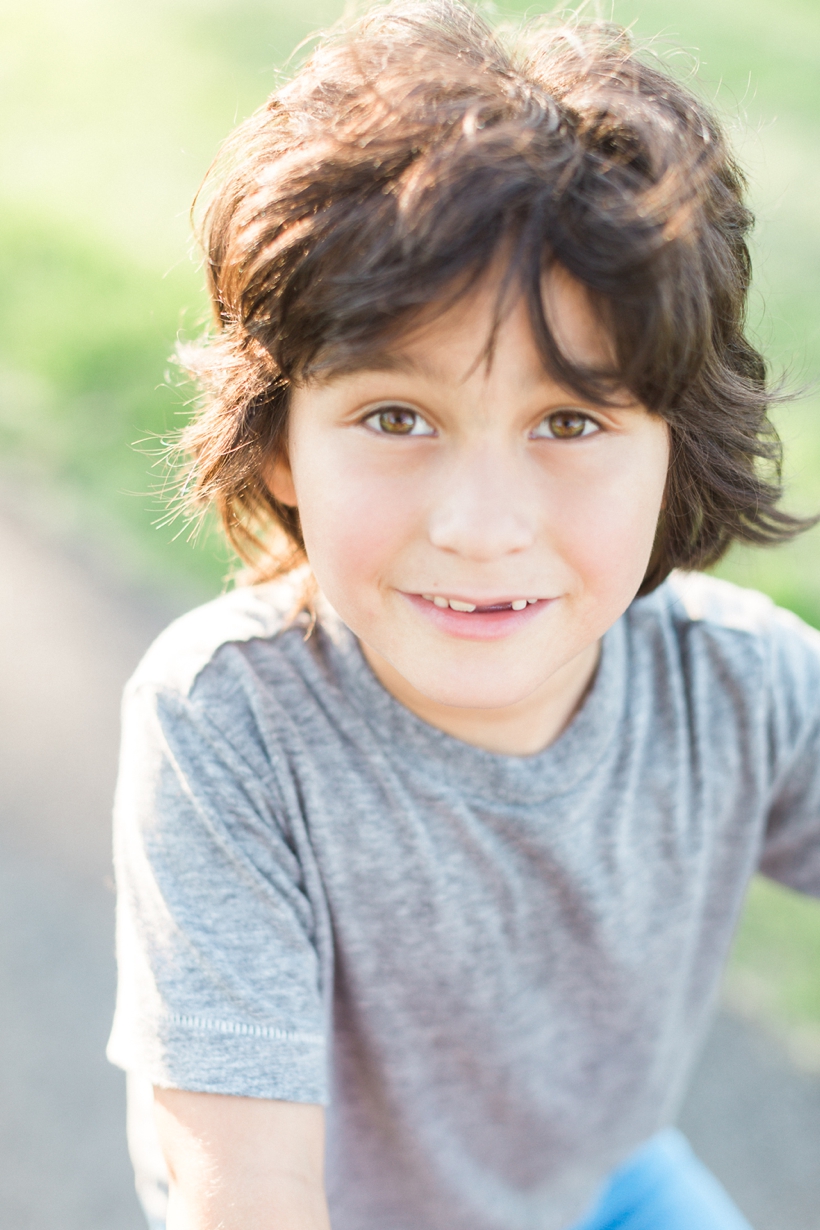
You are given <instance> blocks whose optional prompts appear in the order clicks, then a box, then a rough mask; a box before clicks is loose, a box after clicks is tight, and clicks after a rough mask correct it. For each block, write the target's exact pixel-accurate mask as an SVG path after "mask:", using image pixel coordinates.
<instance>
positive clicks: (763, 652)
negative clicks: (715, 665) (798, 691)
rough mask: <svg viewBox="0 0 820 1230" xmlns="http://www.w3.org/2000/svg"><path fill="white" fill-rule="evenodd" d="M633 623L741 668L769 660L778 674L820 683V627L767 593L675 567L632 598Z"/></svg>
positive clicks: (631, 613) (635, 625)
mask: <svg viewBox="0 0 820 1230" xmlns="http://www.w3.org/2000/svg"><path fill="white" fill-rule="evenodd" d="M630 618H631V620H632V624H633V627H635V628H636V629H637V628H641V627H642V628H643V629H644V630H646V629H647V625H649V626H650V627H652V626H654V627H655V629H656V630H657V631H660V630H661V629H662V628H665V629H666V630H667V632H671V635H672V636H673V637H674V638H675V640H676V641H678V642H680V643H681V644H682V643H683V642H687V644H688V645H689V647H690V649H693V648H694V652H695V654H696V655H697V653H698V648H697V647H699V648H700V650H701V651H705V652H707V653H708V654H709V656H710V657H713V658H714V656H715V655H717V657H718V658H722V659H723V660H724V662H725V663H728V662H729V661H734V663H735V665H736V666H737V667H738V669H740V670H742V668H743V665H744V664H750V663H751V661H752V660H756V661H758V662H759V663H760V664H761V665H763V664H765V663H768V664H769V665H770V667H773V668H774V669H775V670H776V671H777V672H778V673H779V674H781V676H782V673H783V672H784V671H786V672H788V673H789V674H796V675H803V676H804V677H807V676H806V670H807V668H810V673H811V674H815V673H816V674H817V676H818V682H820V632H818V631H817V629H815V628H813V627H811V626H810V625H809V624H807V623H805V622H804V621H803V620H802V619H800V618H799V617H798V616H797V615H795V614H793V612H791V611H789V610H786V609H785V608H783V607H780V606H777V604H776V603H775V602H773V601H772V599H771V598H769V597H768V596H767V595H766V594H762V593H760V592H759V591H758V590H754V589H746V588H744V587H743V586H740V585H735V584H733V583H732V582H731V581H724V580H722V579H720V578H718V577H712V576H707V575H706V574H704V573H697V572H690V573H684V572H674V573H672V575H671V576H670V577H669V578H668V579H667V580H666V581H665V582H664V584H663V585H661V586H659V588H658V589H657V590H655V591H654V592H653V593H652V594H650V595H649V596H648V597H646V598H643V599H639V600H638V601H637V602H635V603H633V605H632V608H631V610H630Z"/></svg>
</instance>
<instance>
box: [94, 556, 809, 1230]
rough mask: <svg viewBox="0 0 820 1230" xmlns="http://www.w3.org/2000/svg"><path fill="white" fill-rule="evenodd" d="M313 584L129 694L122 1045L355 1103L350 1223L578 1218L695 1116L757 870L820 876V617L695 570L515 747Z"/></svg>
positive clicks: (349, 1125)
mask: <svg viewBox="0 0 820 1230" xmlns="http://www.w3.org/2000/svg"><path fill="white" fill-rule="evenodd" d="M289 601H290V599H289V597H288V595H287V594H286V593H285V592H284V591H283V590H282V589H281V588H271V587H262V588H258V589H252V590H239V591H236V592H234V593H231V594H229V595H227V596H226V597H223V598H220V599H219V600H218V601H216V602H214V603H212V604H210V605H209V606H206V607H204V608H202V609H200V610H198V611H194V612H193V613H192V614H190V615H188V616H185V617H184V618H183V619H181V620H179V621H178V622H177V623H176V624H174V625H173V626H172V627H171V628H169V629H168V631H167V632H166V633H164V635H163V636H162V637H160V639H159V641H158V642H157V643H156V644H155V646H154V647H153V649H152V650H151V651H150V652H149V654H148V656H147V657H146V659H145V660H144V662H143V663H142V665H141V667H140V668H139V670H138V671H137V673H136V675H135V677H134V679H133V680H132V682H131V684H130V685H129V688H128V692H127V697H126V703H125V729H124V744H123V757H122V770H121V777H120V784H119V789H118V797H117V806H116V865H117V877H118V883H119V940H118V943H119V961H120V989H119V1000H118V1007H117V1014H116V1020H115V1024H114V1030H113V1034H112V1038H111V1042H110V1045H109V1055H110V1058H111V1059H112V1060H113V1062H114V1063H117V1064H119V1065H121V1066H122V1067H123V1068H126V1069H127V1070H129V1071H130V1072H131V1073H132V1074H133V1078H132V1083H134V1086H135V1088H137V1087H138V1086H139V1083H140V1082H143V1083H144V1082H146V1081H149V1080H150V1081H153V1082H155V1083H157V1084H159V1085H170V1086H178V1087H181V1088H185V1089H193V1090H212V1091H216V1092H225V1093H234V1094H246V1095H251V1096H256V1097H267V1098H285V1099H292V1100H296V1101H308V1102H312V1101H316V1102H325V1103H327V1104H328V1194H329V1201H330V1209H331V1221H332V1225H333V1230H559V1228H560V1227H566V1226H567V1225H570V1224H571V1223H572V1222H573V1221H574V1220H575V1219H576V1218H577V1217H578V1216H579V1215H580V1214H581V1213H582V1211H583V1210H584V1208H585V1206H587V1205H588V1203H589V1202H590V1201H591V1200H592V1198H593V1196H594V1194H595V1191H596V1188H597V1187H598V1185H599V1183H600V1182H601V1181H602V1180H603V1178H604V1176H605V1175H606V1174H607V1172H608V1171H610V1170H611V1169H612V1168H613V1167H614V1166H615V1165H617V1164H618V1163H619V1162H620V1161H621V1160H622V1159H623V1158H624V1157H625V1156H626V1155H627V1154H628V1153H629V1152H630V1151H631V1150H633V1149H634V1148H635V1147H636V1146H637V1145H638V1144H640V1142H642V1141H643V1140H644V1139H646V1138H647V1137H648V1136H649V1135H650V1134H651V1133H653V1132H655V1131H656V1130H657V1129H659V1128H661V1127H663V1126H664V1125H666V1124H668V1123H670V1122H671V1121H672V1120H673V1118H674V1116H675V1113H676V1109H677V1107H678V1104H679V1101H680V1098H681V1095H682V1092H683V1090H684V1088H685V1085H686V1079H687V1075H688V1073H689V1070H690V1066H691V1063H692V1061H693V1058H694V1055H695V1053H696V1050H697V1047H698V1043H699V1041H700V1039H701V1037H702V1035H703V1032H704V1029H705V1026H706V1024H707V1022H708V1017H709V1013H710V1009H711V1007H712V1004H713V1000H714V996H715V992H716V988H717V986H718V982H719V979H720V974H721V969H722V966H723V963H724V959H725V957H726V954H727V950H728V947H729V944H730V940H731V936H732V931H733V928H734V926H735V922H736V919H737V916H738V912H739V910H740V907H741V903H742V900H743V894H744V890H745V888H746V884H747V882H748V879H749V877H750V875H751V874H752V872H753V871H754V870H755V868H756V867H757V866H758V865H761V866H762V868H763V869H764V870H765V871H767V872H768V873H769V874H770V875H773V876H775V877H777V878H779V879H781V880H783V881H784V882H785V883H787V884H790V885H792V886H793V887H795V888H798V889H803V890H805V891H809V892H818V890H820V762H818V752H819V751H820V635H818V634H817V633H815V632H813V631H812V630H810V629H808V628H806V627H805V626H804V625H803V624H801V623H800V622H799V621H798V620H797V619H795V618H794V617H793V616H791V615H788V614H786V613H784V612H782V611H778V610H777V609H776V608H774V607H773V606H772V605H771V603H770V602H769V601H768V600H767V599H765V598H763V597H761V596H760V595H757V594H754V593H749V592H744V591H741V590H737V589H735V588H733V587H732V586H729V585H726V584H725V583H721V582H717V581H713V580H709V579H706V578H703V577H697V576H696V577H691V578H688V579H681V578H676V579H674V580H673V581H672V582H668V583H667V584H666V585H664V586H663V587H662V588H661V589H660V590H659V591H657V592H656V593H655V594H653V595H651V596H650V597H649V598H646V599H642V600H640V601H636V602H635V603H633V605H632V607H631V608H630V610H629V611H628V612H627V614H626V615H625V616H624V618H623V619H621V620H620V621H619V622H618V623H617V624H616V625H615V627H614V628H612V629H611V630H610V631H609V632H608V633H607V635H606V637H605V639H604V647H603V653H602V658H601V664H600V667H599V670H598V673H597V676H596V679H595V681H594V684H593V686H592V688H591V690H590V693H589V695H588V697H587V699H586V701H585V703H584V705H583V707H582V709H581V710H580V712H579V713H578V715H577V716H576V718H575V719H574V721H573V722H572V724H571V725H570V727H569V728H568V729H567V730H566V732H565V733H564V734H563V735H562V736H561V738H560V739H559V740H558V741H557V742H556V743H555V744H553V745H552V746H551V747H549V748H548V749H547V750H546V751H544V752H541V753H539V754H538V755H535V756H530V757H525V758H515V757H506V756H499V755H494V754H492V753H489V752H485V751H482V750H480V749H478V748H475V747H472V746H468V745H466V744H463V743H461V742H459V741H457V740H455V739H453V738H451V737H449V736H448V735H445V734H443V733H441V732H440V731H437V730H435V729H433V728H431V727H429V726H427V725H426V724H425V723H423V722H421V721H420V720H418V719H417V718H415V717H414V716H413V715H412V714H410V713H409V712H408V711H407V710H405V709H404V708H403V707H402V706H400V705H399V704H398V703H397V702H396V701H394V700H393V698H392V697H390V696H389V695H388V693H386V692H385V691H384V690H383V688H382V687H381V686H380V684H379V683H378V682H377V680H376V679H375V678H374V676H373V675H372V674H371V672H370V670H369V669H368V667H367V665H366V663H365V662H364V659H363V658H362V655H361V653H360V650H359V648H358V645H357V643H356V641H355V639H354V638H353V637H352V636H351V635H350V633H349V632H348V631H347V630H346V629H344V628H343V627H341V626H338V624H337V623H334V621H333V620H328V621H326V622H325V623H322V624H320V626H319V627H318V628H317V630H316V631H315V632H314V634H313V635H312V636H311V637H310V638H309V639H308V640H305V639H304V630H303V629H302V628H300V627H291V628H289V629H288V630H286V631H283V632H279V631H278V630H279V629H281V627H282V618H283V612H284V611H286V610H287V608H288V605H289ZM138 1102H139V1097H138V1096H137V1097H136V1098H135V1100H134V1106H135V1108H136V1107H137V1104H138ZM137 1117H138V1109H135V1110H134V1115H133V1118H137ZM143 1122H144V1127H143V1131H144V1132H148V1131H150V1118H149V1117H148V1116H143ZM131 1133H132V1140H137V1139H138V1138H139V1136H140V1129H139V1127H138V1125H135V1124H134V1122H132V1124H131ZM136 1152H137V1153H140V1154H141V1155H142V1156H144V1157H151V1156H155V1151H154V1153H152V1150H151V1148H150V1147H149V1146H148V1145H145V1147H142V1146H139V1145H138V1146H137V1149H136ZM141 1164H142V1165H143V1166H144V1165H145V1164H146V1163H141ZM141 1181H142V1183H143V1188H144V1190H145V1191H148V1190H149V1189H150V1190H152V1191H154V1193H155V1195H156V1194H157V1193H158V1192H159V1187H158V1186H157V1183H158V1182H160V1181H161V1180H160V1179H159V1178H158V1177H157V1176H153V1177H152V1176H151V1175H150V1174H149V1175H146V1174H144V1173H143V1174H142V1176H141ZM152 1184H153V1187H152ZM154 1224H157V1225H158V1224H160V1223H159V1222H156V1221H155V1223H154Z"/></svg>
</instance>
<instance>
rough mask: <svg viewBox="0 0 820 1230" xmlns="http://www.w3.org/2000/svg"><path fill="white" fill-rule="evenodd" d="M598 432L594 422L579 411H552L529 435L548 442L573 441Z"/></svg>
mask: <svg viewBox="0 0 820 1230" xmlns="http://www.w3.org/2000/svg"><path fill="white" fill-rule="evenodd" d="M600 430H601V429H600V427H599V426H598V424H597V423H596V422H595V420H594V419H591V418H590V417H589V415H588V414H583V413H582V412H581V411H580V410H554V411H553V413H552V414H548V415H546V416H545V417H544V418H543V419H542V420H541V422H540V423H539V424H538V426H537V427H536V428H535V431H533V432H532V433H531V434H532V435H533V436H534V437H536V438H544V437H546V438H547V439H548V440H575V439H577V438H578V437H579V436H590V435H593V434H594V433H595V432H598V431H600Z"/></svg>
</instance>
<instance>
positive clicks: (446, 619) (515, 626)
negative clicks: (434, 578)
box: [402, 593, 555, 641]
mask: <svg viewBox="0 0 820 1230" xmlns="http://www.w3.org/2000/svg"><path fill="white" fill-rule="evenodd" d="M402 597H404V598H406V599H407V601H408V602H409V603H410V605H411V606H412V607H414V608H415V610H417V611H419V613H420V614H422V615H424V616H425V618H426V619H429V620H430V621H431V622H432V623H433V624H434V626H435V627H436V628H438V629H439V630H440V631H442V632H446V633H447V634H448V636H457V637H461V639H462V640H467V641H497V640H501V639H502V638H503V637H505V636H512V635H513V633H515V632H518V631H519V630H520V629H521V628H524V627H526V626H527V624H530V623H532V621H533V620H534V619H536V618H537V616H538V615H539V614H540V612H542V611H544V610H546V608H547V607H548V606H552V604H553V602H555V599H554V598H539V599H538V601H537V602H528V603H527V605H526V607H525V608H524V609H523V610H522V611H514V610H513V609H512V607H505V608H504V609H503V610H501V611H486V612H480V611H454V610H452V608H451V607H443V606H436V604H435V603H434V602H428V601H427V599H426V598H422V597H421V596H420V595H419V594H407V593H403V594H402Z"/></svg>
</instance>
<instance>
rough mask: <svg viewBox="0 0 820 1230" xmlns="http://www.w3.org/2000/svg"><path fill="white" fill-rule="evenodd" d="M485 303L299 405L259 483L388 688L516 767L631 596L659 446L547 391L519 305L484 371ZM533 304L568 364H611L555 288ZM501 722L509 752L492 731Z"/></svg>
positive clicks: (574, 692)
mask: <svg viewBox="0 0 820 1230" xmlns="http://www.w3.org/2000/svg"><path fill="white" fill-rule="evenodd" d="M495 291H496V286H495V285H494V284H492V282H491V280H490V279H488V280H487V282H486V284H485V285H484V286H483V287H482V288H481V289H479V290H478V291H476V292H475V293H474V294H472V295H470V296H468V297H466V298H465V299H464V300H462V301H461V302H459V303H457V304H456V305H455V306H454V307H453V308H452V309H451V310H449V311H448V312H447V313H446V315H444V316H441V317H439V318H438V319H437V320H435V321H434V322H432V323H430V324H428V325H427V326H426V327H421V328H419V329H418V330H416V331H415V332H414V333H412V334H410V335H408V336H407V337H405V338H404V339H403V340H400V342H399V343H398V344H396V345H394V346H392V347H391V348H390V351H389V352H388V353H387V354H385V355H384V356H382V358H381V359H378V360H373V361H372V362H370V363H369V365H368V367H367V368H366V369H361V370H355V371H351V372H345V373H343V374H341V375H336V376H333V377H332V378H330V379H328V380H327V381H323V382H315V383H309V384H307V385H305V386H303V387H300V388H297V389H295V390H294V392H293V400H292V409H291V418H290V427H289V435H288V460H287V461H284V460H280V461H278V462H276V463H275V465H274V466H273V468H272V470H271V475H270V482H271V488H272V490H273V492H274V494H275V495H276V496H277V498H279V499H280V500H282V501H283V502H284V503H288V504H296V505H297V506H298V509H299V514H300V518H301V524H302V529H303V533H304V537H305V543H306V546H307V553H308V558H309V560H310V563H311V565H312V567H313V570H314V573H315V575H316V578H317V581H318V583H319V585H320V587H321V589H322V590H323V592H324V594H325V595H326V597H327V598H328V600H329V601H330V603H331V604H332V606H333V607H334V608H335V609H336V611H337V612H338V613H339V615H340V616H341V618H342V619H343V620H344V622H345V623H346V624H347V625H348V627H350V628H351V630H352V631H353V632H354V633H355V634H356V636H357V637H358V638H359V640H360V641H361V643H362V646H363V649H364V652H365V654H366V656H367V657H368V660H369V661H370V663H371V666H372V667H373V669H374V670H375V672H376V674H377V676H378V677H379V678H380V679H381V680H382V682H383V683H384V684H385V686H386V687H387V688H388V690H389V691H391V692H393V694H394V695H396V696H397V697H398V698H399V699H400V700H402V701H403V702H404V703H405V704H407V705H408V706H409V707H410V708H411V709H413V710H415V711H416V712H417V713H419V714H420V715H421V716H422V717H425V718H426V719H427V720H429V721H431V722H432V723H433V724H435V725H439V726H441V727H442V728H443V729H445V730H449V731H450V733H454V734H456V735H461V737H464V738H466V739H467V740H468V741H471V742H477V743H480V744H483V745H484V746H487V747H490V748H493V749H494V750H505V751H515V752H520V753H523V752H531V751H535V750H537V748H538V747H540V746H543V745H544V744H545V743H546V742H549V740H550V738H552V737H554V736H555V734H557V733H558V732H559V730H560V728H561V726H562V725H563V724H564V723H565V721H566V720H567V719H568V718H569V716H570V715H571V712H572V711H573V709H574V708H575V706H577V703H578V701H579V700H580V698H581V696H582V695H583V691H584V690H585V688H586V687H587V685H588V683H589V680H590V678H591V676H592V673H593V672H594V669H595V664H596V662H597V654H598V644H599V640H600V637H601V636H602V634H603V633H604V632H605V631H606V630H607V628H609V627H610V625H611V624H613V623H614V622H615V621H616V620H617V619H618V618H619V616H620V615H621V614H622V613H623V611H624V610H625V609H626V607H627V606H628V605H629V603H630V602H631V600H632V598H633V597H634V595H635V593H636V591H637V589H638V587H639V586H640V583H641V581H642V579H643V576H644V572H645V570H646V566H647V563H648V560H649V556H650V552H651V549H652V543H653V538H654V534H655V527H656V525H657V521H658V516H659V513H660V509H661V504H662V500H663V492H664V485H665V480H666V471H667V464H668V453H669V446H668V433H667V428H666V424H665V422H664V421H663V420H662V419H661V418H659V417H657V416H655V415H650V414H649V413H648V412H647V411H646V410H645V409H644V408H643V407H641V406H638V405H635V404H629V405H627V404H623V405H622V406H619V407H618V408H609V407H608V408H606V409H601V408H600V407H596V406H594V405H593V404H591V403H586V402H584V401H583V400H581V399H579V398H578V396H577V394H575V393H572V392H571V391H570V390H568V389H566V388H563V387H562V386H561V385H559V384H557V383H556V382H555V380H554V379H553V378H552V377H551V376H550V375H549V374H548V373H547V372H546V371H545V370H544V367H543V364H542V361H541V359H540V356H539V354H538V351H537V349H536V346H535V343H534V340H533V337H532V333H531V329H530V324H529V318H528V314H527V310H526V307H525V305H524V303H523V301H519V302H518V303H516V305H515V307H514V309H513V310H512V311H511V312H510V313H509V314H508V315H507V317H506V318H505V320H504V322H503V323H502V325H501V328H500V331H499V333H498V339H497V344H496V346H495V349H494V352H493V357H492V361H491V363H490V364H487V363H486V362H485V361H484V359H483V358H481V352H482V348H483V346H484V344H485V340H486V338H487V336H488V332H489V329H490V325H491V320H492V313H493V306H494V301H495ZM545 302H546V306H547V311H548V315H549V318H550V321H551V324H552V327H553V329H554V332H555V335H556V338H557V340H558V342H559V344H561V346H562V348H563V350H564V352H565V353H566V354H567V356H568V357H570V358H572V359H574V360H576V361H582V362H586V363H588V364H590V365H593V366H600V367H605V366H607V361H608V359H609V357H610V356H609V354H608V339H607V337H606V335H605V334H604V333H603V332H602V330H601V328H600V326H599V325H598V324H597V323H596V320H595V317H594V315H593V313H592V312H591V310H590V307H589V304H588V302H587V300H586V297H585V295H584V293H583V291H582V289H581V288H580V286H579V285H578V284H577V283H575V282H574V281H572V280H571V279H570V278H569V276H568V275H563V274H557V275H554V276H553V277H552V278H551V279H550V282H549V284H548V285H547V286H546V288H545ZM533 600H536V601H533ZM454 608H455V609H454ZM467 608H469V609H467ZM556 704H557V706H558V709H557V710H555V706H556ZM554 710H555V711H556V712H558V713H559V715H560V714H562V715H563V717H562V718H560V716H559V719H556V718H555V713H554V712H553V711H554ZM550 714H552V717H550ZM522 719H523V725H522ZM505 722H506V723H507V725H508V726H509V725H510V723H512V726H511V729H512V727H515V725H516V722H517V723H518V727H520V731H521V736H522V737H521V738H520V739H519V738H517V736H513V737H512V740H510V739H509V738H507V737H506V736H504V735H503V734H500V735H497V734H493V733H492V731H493V730H494V729H495V728H496V727H498V729H499V730H500V728H501V726H503V725H504V723H505ZM499 723H500V726H499ZM482 731H484V732H485V733H481V732H482ZM475 732H478V733H475ZM527 732H529V733H527Z"/></svg>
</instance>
